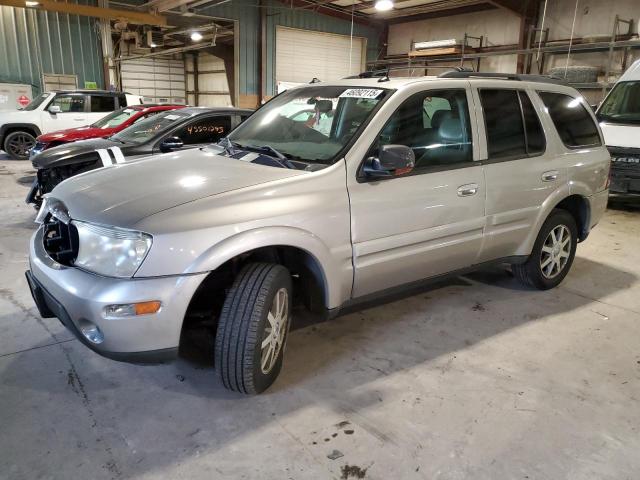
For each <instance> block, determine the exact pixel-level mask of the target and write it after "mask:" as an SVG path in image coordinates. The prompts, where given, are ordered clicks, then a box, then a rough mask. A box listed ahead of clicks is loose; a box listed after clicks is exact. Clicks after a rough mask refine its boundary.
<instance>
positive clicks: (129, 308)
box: [104, 300, 162, 318]
mask: <svg viewBox="0 0 640 480" xmlns="http://www.w3.org/2000/svg"><path fill="white" fill-rule="evenodd" d="M161 305H162V304H161V303H160V302H159V301H158V300H153V301H150V302H138V303H124V304H119V305H107V306H106V307H105V308H104V314H105V317H107V318H126V317H135V316H137V315H149V314H152V313H157V312H158V311H159V310H160V306H161Z"/></svg>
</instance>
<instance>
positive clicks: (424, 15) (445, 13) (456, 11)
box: [387, 3, 498, 25]
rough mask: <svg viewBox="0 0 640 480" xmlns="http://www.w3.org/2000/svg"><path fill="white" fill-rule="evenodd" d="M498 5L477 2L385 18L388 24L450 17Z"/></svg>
mask: <svg viewBox="0 0 640 480" xmlns="http://www.w3.org/2000/svg"><path fill="white" fill-rule="evenodd" d="M497 8H498V7H496V6H494V5H491V4H490V3H478V4H476V5H467V6H463V7H457V8H452V9H451V10H439V11H435V12H413V13H405V14H404V15H403V14H399V15H395V16H392V17H389V18H387V23H389V24H390V25H393V24H396V23H406V22H415V21H418V20H428V19H431V18H442V17H451V16H454V15H462V14H465V13H475V12H482V11H485V10H496V9H497Z"/></svg>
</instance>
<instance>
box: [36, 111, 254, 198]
mask: <svg viewBox="0 0 640 480" xmlns="http://www.w3.org/2000/svg"><path fill="white" fill-rule="evenodd" d="M251 113H252V111H251V110H243V109H237V108H203V107H187V108H182V109H179V110H170V111H167V112H163V113H160V114H158V115H155V116H153V117H150V118H146V119H144V120H141V121H139V122H137V123H135V124H133V125H131V126H130V127H128V128H125V129H124V130H122V131H121V132H118V133H117V134H115V135H113V136H111V137H109V138H100V139H91V140H82V141H79V142H73V143H69V144H65V145H60V146H58V147H53V148H50V149H48V150H45V151H43V152H41V153H39V154H37V155H36V156H34V157H33V158H32V159H31V163H32V164H33V166H34V168H35V169H36V173H37V175H36V179H35V180H34V182H33V185H32V187H31V190H30V191H29V194H28V195H27V198H26V202H27V203H33V204H35V206H36V207H38V206H39V205H40V203H41V201H42V195H44V194H45V193H49V192H50V191H51V190H53V188H54V187H55V186H56V185H57V184H58V183H60V182H61V181H63V180H65V179H67V178H69V177H72V176H74V175H77V174H79V173H83V172H88V171H89V170H94V169H96V168H100V167H106V166H109V165H112V164H114V163H121V162H124V161H125V159H126V160H129V159H133V158H136V157H148V156H149V155H155V154H159V153H167V152H171V151H173V150H177V149H180V148H195V147H199V146H203V145H206V144H209V143H212V142H217V141H218V140H220V139H221V138H222V137H225V136H227V134H228V133H229V132H230V131H231V130H233V129H234V128H235V127H236V126H238V125H239V124H240V122H242V121H243V120H244V119H245V118H247V117H248V116H249V115H251Z"/></svg>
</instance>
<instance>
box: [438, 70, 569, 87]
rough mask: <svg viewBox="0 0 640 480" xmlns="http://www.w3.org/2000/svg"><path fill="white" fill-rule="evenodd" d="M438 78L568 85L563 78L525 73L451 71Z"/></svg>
mask: <svg viewBox="0 0 640 480" xmlns="http://www.w3.org/2000/svg"><path fill="white" fill-rule="evenodd" d="M438 78H495V79H499V80H500V79H502V80H517V81H521V82H540V83H556V84H560V85H567V82H566V81H564V80H563V79H562V78H556V77H551V76H549V75H528V74H523V73H495V72H468V71H465V72H460V71H451V72H444V73H441V74H440V75H438Z"/></svg>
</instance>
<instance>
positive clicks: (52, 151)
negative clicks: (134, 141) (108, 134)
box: [31, 138, 136, 168]
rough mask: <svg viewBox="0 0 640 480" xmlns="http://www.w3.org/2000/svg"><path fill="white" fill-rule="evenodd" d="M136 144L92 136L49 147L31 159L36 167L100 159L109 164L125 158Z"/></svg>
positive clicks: (50, 166) (49, 166) (59, 165)
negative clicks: (88, 138)
mask: <svg viewBox="0 0 640 480" xmlns="http://www.w3.org/2000/svg"><path fill="white" fill-rule="evenodd" d="M135 146H136V145H126V144H123V143H121V142H116V141H114V140H109V139H108V138H92V139H90V140H81V141H79V142H73V143H67V144H64V145H60V146H58V147H53V148H49V149H48V150H45V151H44V152H41V153H39V154H38V155H36V156H35V157H33V158H32V159H31V163H33V166H34V167H36V168H52V167H61V166H64V165H71V164H74V163H85V162H88V161H93V160H100V161H102V162H103V163H105V162H108V163H107V164H111V163H116V161H118V160H124V157H126V156H127V154H128V150H131V149H132V148H133V147H135Z"/></svg>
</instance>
